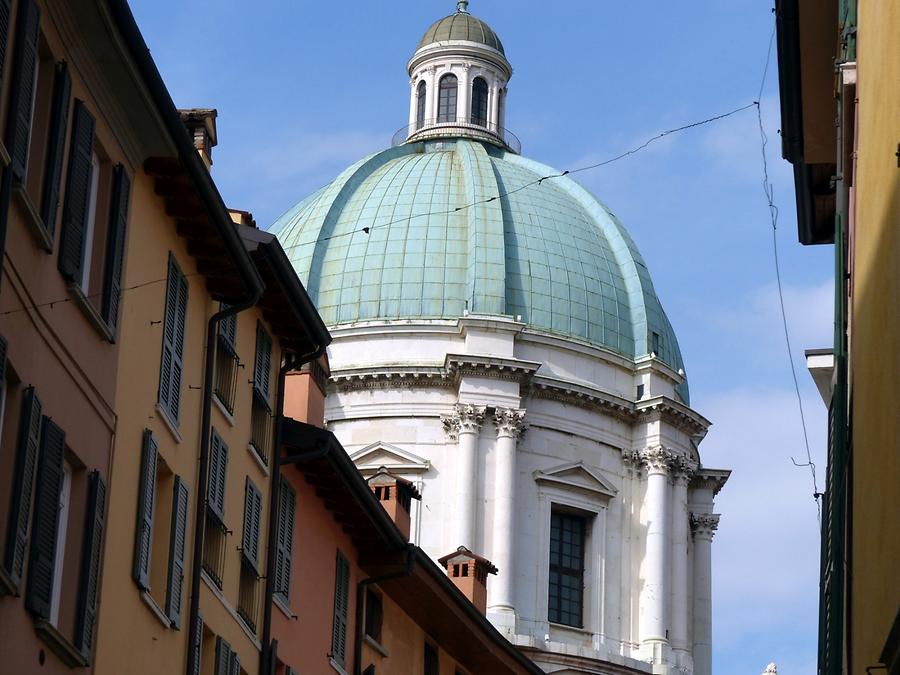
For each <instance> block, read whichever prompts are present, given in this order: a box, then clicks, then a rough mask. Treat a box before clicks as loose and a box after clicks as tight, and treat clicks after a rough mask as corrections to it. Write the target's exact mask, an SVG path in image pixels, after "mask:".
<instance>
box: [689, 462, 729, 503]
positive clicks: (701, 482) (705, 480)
mask: <svg viewBox="0 0 900 675" xmlns="http://www.w3.org/2000/svg"><path fill="white" fill-rule="evenodd" d="M729 476H731V470H730V469H708V468H706V467H705V466H702V467H700V468H699V469H697V471H696V472H695V473H694V474H693V475H692V476H691V482H690V486H691V489H693V490H703V489H706V490H712V491H713V496H715V495H717V494H719V491H720V490H721V489H722V488H723V487H725V483H726V482H728V477H729Z"/></svg>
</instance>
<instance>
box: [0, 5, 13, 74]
mask: <svg viewBox="0 0 900 675" xmlns="http://www.w3.org/2000/svg"><path fill="white" fill-rule="evenodd" d="M10 14H11V7H10V0H0V87H2V85H3V67H4V66H5V65H6V46H7V44H9V20H10V18H11V16H10Z"/></svg>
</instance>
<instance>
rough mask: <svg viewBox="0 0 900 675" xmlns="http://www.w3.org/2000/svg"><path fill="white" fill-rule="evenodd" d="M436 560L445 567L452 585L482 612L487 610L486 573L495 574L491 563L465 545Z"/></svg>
mask: <svg viewBox="0 0 900 675" xmlns="http://www.w3.org/2000/svg"><path fill="white" fill-rule="evenodd" d="M438 562H439V563H440V564H441V565H443V566H444V567H445V568H446V570H447V575H448V576H449V577H450V579H451V580H452V581H453V583H454V585H455V586H456V587H457V588H458V589H459V590H461V591H462V592H463V595H465V596H466V597H467V598H468V599H469V601H470V602H471V603H472V604H473V605H475V607H476V608H478V611H479V612H481V613H482V614H484V613H485V611H486V610H487V575H488V574H497V568H496V567H494V565H493V563H492V562H491V561H490V560H488V559H487V558H482V557H481V556H480V555H478V554H476V553H472V551H470V550H469V549H467V548H466V547H465V546H460V547H459V548H458V549H456V551H455V552H453V553H451V554H450V555H445V556H444V557H443V558H440V559H438Z"/></svg>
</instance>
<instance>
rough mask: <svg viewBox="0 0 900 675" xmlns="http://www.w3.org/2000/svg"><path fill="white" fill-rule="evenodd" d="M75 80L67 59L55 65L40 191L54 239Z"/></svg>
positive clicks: (43, 219)
mask: <svg viewBox="0 0 900 675" xmlns="http://www.w3.org/2000/svg"><path fill="white" fill-rule="evenodd" d="M71 94H72V79H71V78H70V77H69V67H68V65H67V64H66V62H65V61H60V62H58V63H57V64H56V67H55V68H54V76H53V100H52V102H51V104H50V127H49V129H48V131H47V156H46V159H45V162H44V186H43V190H42V191H41V222H43V223H44V227H45V228H46V229H47V233H48V234H49V235H50V240H51V241H52V240H53V233H54V232H56V212H57V211H58V210H59V184H60V181H61V180H62V166H63V151H64V150H65V147H66V130H67V127H68V126H69V98H70V96H71Z"/></svg>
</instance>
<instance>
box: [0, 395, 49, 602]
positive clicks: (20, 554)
mask: <svg viewBox="0 0 900 675" xmlns="http://www.w3.org/2000/svg"><path fill="white" fill-rule="evenodd" d="M40 443H41V399H39V398H38V395H37V392H36V391H35V390H34V387H28V388H27V389H25V391H23V392H22V410H21V412H20V414H19V436H18V440H17V442H16V464H15V468H14V469H13V485H12V499H11V500H10V510H9V520H8V523H7V528H6V549H5V551H4V554H3V569H5V570H6V573H7V575H9V577H10V579H11V580H12V582H13V583H14V584H15V585H16V587H17V588H18V587H19V584H20V583H21V581H22V572H23V571H24V569H25V551H26V549H27V548H28V524H29V521H30V518H31V499H32V496H33V495H34V474H35V469H36V467H37V461H38V449H39V448H40Z"/></svg>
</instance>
